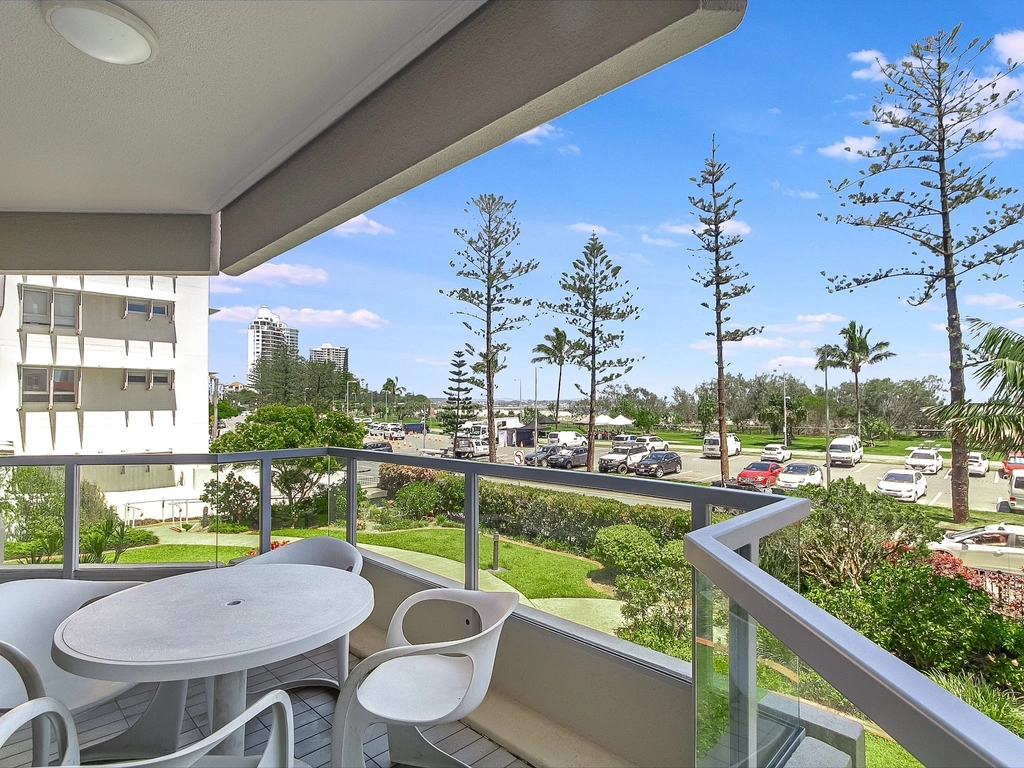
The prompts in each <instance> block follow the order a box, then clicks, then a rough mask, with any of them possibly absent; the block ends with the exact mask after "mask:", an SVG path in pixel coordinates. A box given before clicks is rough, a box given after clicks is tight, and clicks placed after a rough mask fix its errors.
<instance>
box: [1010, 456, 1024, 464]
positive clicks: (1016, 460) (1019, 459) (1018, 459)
mask: <svg viewBox="0 0 1024 768" xmlns="http://www.w3.org/2000/svg"><path fill="white" fill-rule="evenodd" d="M1006 463H1007V464H1024V456H1011V457H1010V458H1008V459H1007V460H1006Z"/></svg>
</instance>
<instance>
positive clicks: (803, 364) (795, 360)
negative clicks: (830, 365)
mask: <svg viewBox="0 0 1024 768" xmlns="http://www.w3.org/2000/svg"><path fill="white" fill-rule="evenodd" d="M817 364H818V358H816V357H794V356H793V355H783V356H782V357H776V358H774V359H772V360H769V361H768V362H767V363H765V364H764V367H763V368H762V369H761V370H762V371H770V370H771V369H773V368H778V367H779V366H782V367H783V368H786V369H787V370H788V369H790V368H813V367H814V366H815V365H817Z"/></svg>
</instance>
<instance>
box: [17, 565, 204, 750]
mask: <svg viewBox="0 0 1024 768" xmlns="http://www.w3.org/2000/svg"><path fill="white" fill-rule="evenodd" d="M138 583H139V582H137V581H106V582H102V581H70V580H64V579H23V580H21V581H12V582H8V583H6V584H0V658H3V659H5V660H6V661H7V662H8V663H7V664H2V663H0V712H3V711H5V710H8V709H10V708H12V707H14V706H16V705H18V704H21V703H23V702H25V701H27V700H29V699H35V698H38V697H40V696H52V697H53V698H56V699H59V700H60V701H61V702H63V703H64V705H65V706H67V707H68V709H70V710H71V711H72V712H74V713H76V714H80V713H82V712H84V711H85V710H87V709H90V708H92V707H94V706H97V705H99V704H103V703H104V702H107V701H110V700H111V699H113V698H115V697H116V696H118V695H120V694H121V693H123V692H124V691H127V690H128V689H129V688H131V687H132V686H133V683H116V682H108V681H104V680H92V679H90V678H88V677H80V676H79V675H73V674H71V673H70V672H65V671H64V670H63V669H61V668H60V667H58V666H57V665H56V664H55V663H54V662H53V659H51V658H50V648H51V647H52V646H53V633H54V632H56V631H57V627H58V626H60V623H61V622H62V621H64V619H66V618H67V617H68V616H70V615H71V614H72V613H74V612H75V611H77V610H78V609H79V608H81V607H82V606H83V605H85V604H86V603H89V602H92V601H93V600H98V599H99V598H102V597H106V596H107V595H111V594H113V593H115V592H120V591H121V590H122V589H127V588H128V587H134V586H136V585H137V584H138ZM182 702H183V705H184V699H183V700H182ZM45 722H46V721H45V720H41V721H38V722H37V723H36V724H34V725H33V738H32V742H33V744H32V759H33V763H34V764H35V765H45V764H46V757H47V752H48V749H49V736H48V733H47V728H46V725H45Z"/></svg>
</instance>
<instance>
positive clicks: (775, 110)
mask: <svg viewBox="0 0 1024 768" xmlns="http://www.w3.org/2000/svg"><path fill="white" fill-rule="evenodd" d="M768 114H769V115H781V114H782V110H781V109H779V108H778V107H771V108H770V109H769V110H768Z"/></svg>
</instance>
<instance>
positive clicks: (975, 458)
mask: <svg viewBox="0 0 1024 768" xmlns="http://www.w3.org/2000/svg"><path fill="white" fill-rule="evenodd" d="M967 460H968V461H976V462H978V463H981V462H982V461H984V460H985V457H984V456H983V455H982V454H980V453H968V454H967Z"/></svg>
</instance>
